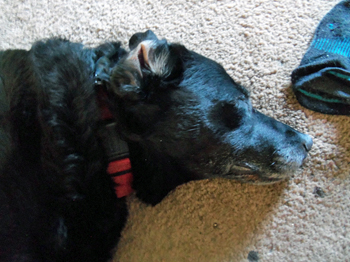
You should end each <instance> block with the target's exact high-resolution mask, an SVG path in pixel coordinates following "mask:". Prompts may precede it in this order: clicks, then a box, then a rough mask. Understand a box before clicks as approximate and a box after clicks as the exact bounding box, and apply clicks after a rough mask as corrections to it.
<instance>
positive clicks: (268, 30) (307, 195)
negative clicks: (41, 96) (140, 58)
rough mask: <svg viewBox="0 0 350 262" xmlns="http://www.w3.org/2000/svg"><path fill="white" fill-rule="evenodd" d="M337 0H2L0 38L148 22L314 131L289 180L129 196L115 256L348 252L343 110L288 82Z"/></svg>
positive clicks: (133, 28) (2, 45)
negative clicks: (148, 199)
mask: <svg viewBox="0 0 350 262" xmlns="http://www.w3.org/2000/svg"><path fill="white" fill-rule="evenodd" d="M337 2H338V1H337V0H222V1H199V0H191V1H184V0H162V1H160V0H149V1H146V0H134V1H127V0H86V1H85V0H49V1H45V0H0V49H6V48H29V47H30V44H31V43H32V42H33V41H35V40H36V39H40V38H45V37H49V36H57V35H60V36H64V37H67V38H69V39H71V40H73V41H82V42H84V43H86V44H93V45H94V44H97V43H100V42H103V41H105V40H116V39H117V40H120V41H122V42H123V43H124V44H126V43H127V40H128V38H129V37H130V36H131V35H132V34H133V33H134V32H137V31H143V30H146V29H153V30H154V32H155V33H156V34H157V35H159V36H160V37H166V38H167V39H168V40H171V41H177V42H180V43H183V44H185V45H186V46H187V47H188V48H190V49H193V50H195V51H197V52H199V53H201V54H203V55H206V56H208V57H210V58H212V59H215V60H216V61H218V62H219V63H221V64H222V65H223V66H224V67H225V68H226V69H227V71H228V72H229V74H230V75H231V76H232V77H233V78H234V79H235V80H237V81H238V82H239V83H241V84H243V85H245V86H247V87H248V89H249V90H251V94H252V101H253V104H254V105H255V106H256V107H257V108H258V109H260V110H261V111H262V112H264V113H266V114H268V115H270V116H273V117H275V118H277V119H279V120H281V121H282V122H285V123H287V124H289V125H291V126H293V127H295V128H296V129H298V130H300V131H303V132H306V133H308V134H310V135H312V136H313V137H314V147H313V150H312V152H311V155H310V157H309V158H308V161H307V162H306V165H305V167H304V169H303V170H300V172H297V173H296V174H295V176H294V177H293V178H291V179H290V181H288V182H287V183H280V184H275V185H271V186H252V185H246V184H240V183H237V182H234V181H227V180H212V181H199V182H192V183H189V184H186V185H183V186H181V187H179V188H178V189H176V190H175V191H174V192H172V193H171V194H170V195H169V196H168V197H167V198H166V199H164V201H163V202H161V203H160V204H159V205H157V206H156V207H150V206H147V205H145V204H142V203H140V202H139V201H138V200H137V199H135V198H134V197H131V198H130V199H129V206H130V213H131V214H130V218H129V221H128V223H127V226H126V228H125V230H124V232H123V236H122V239H121V242H120V244H119V249H118V251H117V253H116V258H115V261H116V262H117V261H120V262H133V261H135V262H136V261H137V262H148V261H175V262H177V261H179V262H181V261H201V262H206V261H208V262H209V261H215V262H216V261H218V262H226V261H249V260H250V261H258V259H259V261H327V262H328V261H337V262H338V261H350V174H349V173H350V138H349V135H348V133H349V129H350V118H349V117H346V116H326V115H322V114H319V113H314V112H312V111H309V110H306V109H304V108H302V107H301V106H300V105H299V104H298V103H297V101H296V99H295V97H294V95H293V93H292V92H291V88H290V73H291V71H292V70H293V69H294V68H295V67H297V66H298V64H299V62H300V60H301V58H302V56H303V54H304V53H305V51H306V49H307V47H308V44H309V43H310V40H311V39H312V35H313V32H314V30H315V28H316V26H317V24H318V23H319V21H320V20H321V19H322V17H323V16H324V15H325V14H326V13H327V12H328V11H329V10H330V9H331V8H332V7H333V6H334V5H335V4H336V3H337ZM250 251H255V252H250ZM248 254H249V259H248Z"/></svg>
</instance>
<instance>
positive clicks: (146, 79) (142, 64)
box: [111, 31, 182, 100]
mask: <svg viewBox="0 0 350 262" xmlns="http://www.w3.org/2000/svg"><path fill="white" fill-rule="evenodd" d="M140 40H143V41H140ZM130 46H131V47H133V49H132V50H131V51H130V53H129V54H127V55H126V56H125V57H124V59H123V60H121V61H120V62H119V63H118V64H117V65H116V66H115V68H114V69H113V71H112V77H111V84H112V89H113V92H114V93H115V94H116V95H117V96H119V97H120V98H124V99H128V100H140V99H143V98H145V97H146V96H148V94H149V92H151V91H154V90H156V89H157V88H161V87H165V86H169V85H168V82H167V81H168V80H169V79H173V78H174V77H171V74H172V72H175V75H176V76H177V75H178V72H180V71H181V70H179V68H180V67H181V64H182V63H181V60H180V59H179V58H178V56H177V54H175V53H174V52H171V49H172V47H171V46H170V45H168V43H167V42H166V40H158V38H156V36H155V35H154V34H153V33H152V32H151V31H147V32H146V33H143V34H141V35H138V34H136V35H134V36H133V37H132V39H131V40H130Z"/></svg>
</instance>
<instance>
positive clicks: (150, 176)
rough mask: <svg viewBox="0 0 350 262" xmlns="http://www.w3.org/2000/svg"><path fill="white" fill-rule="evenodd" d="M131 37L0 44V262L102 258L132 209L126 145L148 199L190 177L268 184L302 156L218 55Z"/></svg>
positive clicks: (302, 149)
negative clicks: (126, 186)
mask: <svg viewBox="0 0 350 262" xmlns="http://www.w3.org/2000/svg"><path fill="white" fill-rule="evenodd" d="M129 48H130V51H128V52H127V51H125V50H124V49H122V48H121V47H120V44H119V43H106V44H103V45H101V46H99V47H97V48H85V47H83V46H82V45H81V44H78V43H71V42H69V41H66V40H61V39H49V40H46V41H39V42H37V43H35V44H34V45H33V46H32V48H31V49H30V50H29V51H25V50H7V51H3V52H0V121H1V126H0V136H1V140H0V214H1V215H0V261H25V262H34V261H67V262H70V261H85V262H88V261H106V260H107V259H108V258H109V257H110V255H111V250H112V249H113V247H115V245H116V244H117V241H118V238H119V236H120V232H121V230H122V228H123V225H124V222H125V219H126V216H127V209H126V204H125V197H119V198H118V197H117V195H116V194H115V189H114V187H115V186H116V185H115V184H114V182H113V180H112V179H111V177H110V175H109V173H110V172H109V171H108V170H109V169H110V167H111V165H110V162H109V160H110V159H112V158H113V157H114V159H117V158H118V157H120V156H122V155H123V156H125V155H129V156H130V158H129V159H130V161H131V166H132V172H133V179H134V180H133V184H132V187H133V189H134V190H135V191H136V195H137V196H138V197H139V198H140V199H141V200H143V201H145V202H147V203H150V204H153V205H154V204H156V203H158V202H159V201H161V200H162V198H164V196H166V195H167V193H168V192H169V191H171V190H172V189H174V188H175V187H176V186H178V185H180V184H183V183H186V182H188V181H190V180H198V179H205V178H213V177H224V178H228V179H237V180H240V181H243V182H252V183H272V182H276V181H280V180H283V179H287V178H288V177H289V175H290V174H291V173H293V172H294V171H295V170H296V169H297V168H299V167H300V166H301V165H302V163H303V160H304V159H305V157H306V155H307V152H308V151H309V150H310V149H311V146H312V139H311V138H310V136H308V135H305V134H302V133H299V132H297V131H296V130H294V129H292V128H291V127H289V126H287V125H285V124H282V123H280V122H278V121H276V120H274V119H272V118H270V117H267V116H265V115H263V114H261V113H259V112H258V111H257V110H255V109H254V108H253V107H252V105H251V103H250V101H249V94H248V92H247V90H246V89H245V88H243V87H242V86H240V85H238V84H237V83H235V82H234V81H233V80H232V79H231V78H230V77H229V75H228V74H227V73H226V72H225V70H224V69H223V68H222V67H221V66H220V65H219V64H217V63H215V62H214V61H212V60H210V59H208V58H205V57H203V56H201V55H199V54H197V53H195V52H192V51H189V50H188V49H186V48H185V47H184V46H182V45H179V44H171V43H168V42H167V41H166V40H159V39H158V38H157V37H156V36H155V35H154V33H152V32H151V31H147V32H145V33H138V34H135V35H133V36H132V38H131V39H130V41H129ZM126 143H127V144H126ZM116 148H118V150H116ZM115 151H116V152H115ZM114 163H115V162H114ZM124 164H125V162H124ZM113 168H115V169H116V170H119V166H118V164H117V165H114V167H113V166H112V169H113ZM128 168H129V166H128V164H127V168H126V169H128ZM122 172H124V173H125V172H126V173H128V172H129V171H128V170H126V171H125V170H124V171H122ZM112 173H113V172H112ZM122 175H123V174H122Z"/></svg>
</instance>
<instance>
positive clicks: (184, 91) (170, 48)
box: [110, 31, 312, 183]
mask: <svg viewBox="0 0 350 262" xmlns="http://www.w3.org/2000/svg"><path fill="white" fill-rule="evenodd" d="M129 47H130V52H129V53H128V54H127V55H126V56H125V57H124V58H122V59H121V60H120V62H119V63H118V64H117V65H116V66H115V67H114V69H113V71H112V76H111V87H110V89H111V92H112V94H113V97H114V98H113V99H114V101H113V105H112V106H113V107H114V110H113V111H114V112H118V113H117V118H118V120H119V121H120V125H119V128H120V130H121V132H122V133H123V136H124V137H125V138H126V139H127V140H128V141H135V142H137V143H139V144H140V145H141V146H142V148H144V149H147V150H149V151H153V152H155V153H157V154H162V155H164V156H167V157H169V159H172V161H174V162H176V163H178V164H179V165H181V166H182V168H183V169H184V170H185V171H186V172H189V173H191V175H192V177H193V178H210V177H227V178H233V179H238V180H241V181H247V182H259V183H268V182H275V181H278V180H281V179H285V178H286V177H288V175H289V174H290V173H292V172H293V171H295V170H296V169H297V168H299V167H300V166H301V165H302V163H303V160H304V159H305V157H306V155H307V152H308V151H309V150H310V149H311V146H312V139H311V138H310V136H308V135H305V134H302V133H299V132H297V131H296V130H294V129H292V128H291V127H289V126H287V125H285V124H282V123H280V122H278V121H276V120H274V119H272V118H270V117H267V116H265V115H263V114H261V113H259V112H258V111H257V110H255V109H254V108H253V107H252V105H251V102H250V100H249V94H248V92H247V90H246V89H245V88H244V87H242V86H240V85H238V84H237V83H235V82H234V81H233V80H232V79H231V77H230V76H229V75H228V74H227V73H226V72H225V70H224V69H223V67H222V66H220V65H219V64H217V63H216V62H214V61H212V60H210V59H208V58H205V57H203V56H201V55H199V54H197V53H195V52H192V51H189V50H187V49H186V48H185V47H184V46H182V45H179V44H171V43H168V42H167V41H166V40H159V39H158V38H157V37H156V36H155V35H154V34H153V32H151V31H147V32H145V33H138V34H135V35H134V36H133V37H132V38H131V39H130V42H129Z"/></svg>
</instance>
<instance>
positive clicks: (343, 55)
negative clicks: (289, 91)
mask: <svg viewBox="0 0 350 262" xmlns="http://www.w3.org/2000/svg"><path fill="white" fill-rule="evenodd" d="M292 83H293V90H294V93H295V95H296V97H297V99H298V101H299V102H300V104H302V105H303V106H305V107H306V108H309V109H311V110H314V111H318V112H321V113H325V114H337V115H350V0H344V1H341V2H340V3H339V4H337V5H336V6H335V7H334V8H333V9H332V10H331V11H330V12H329V13H328V14H327V15H326V16H325V17H324V18H323V19H322V21H321V22H320V24H319V25H318V27H317V29H316V32H315V36H314V39H313V41H312V43H311V45H310V47H309V49H308V50H307V52H306V54H305V55H304V57H303V59H302V61H301V63H300V65H299V67H298V68H297V69H295V70H294V71H293V73H292Z"/></svg>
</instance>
